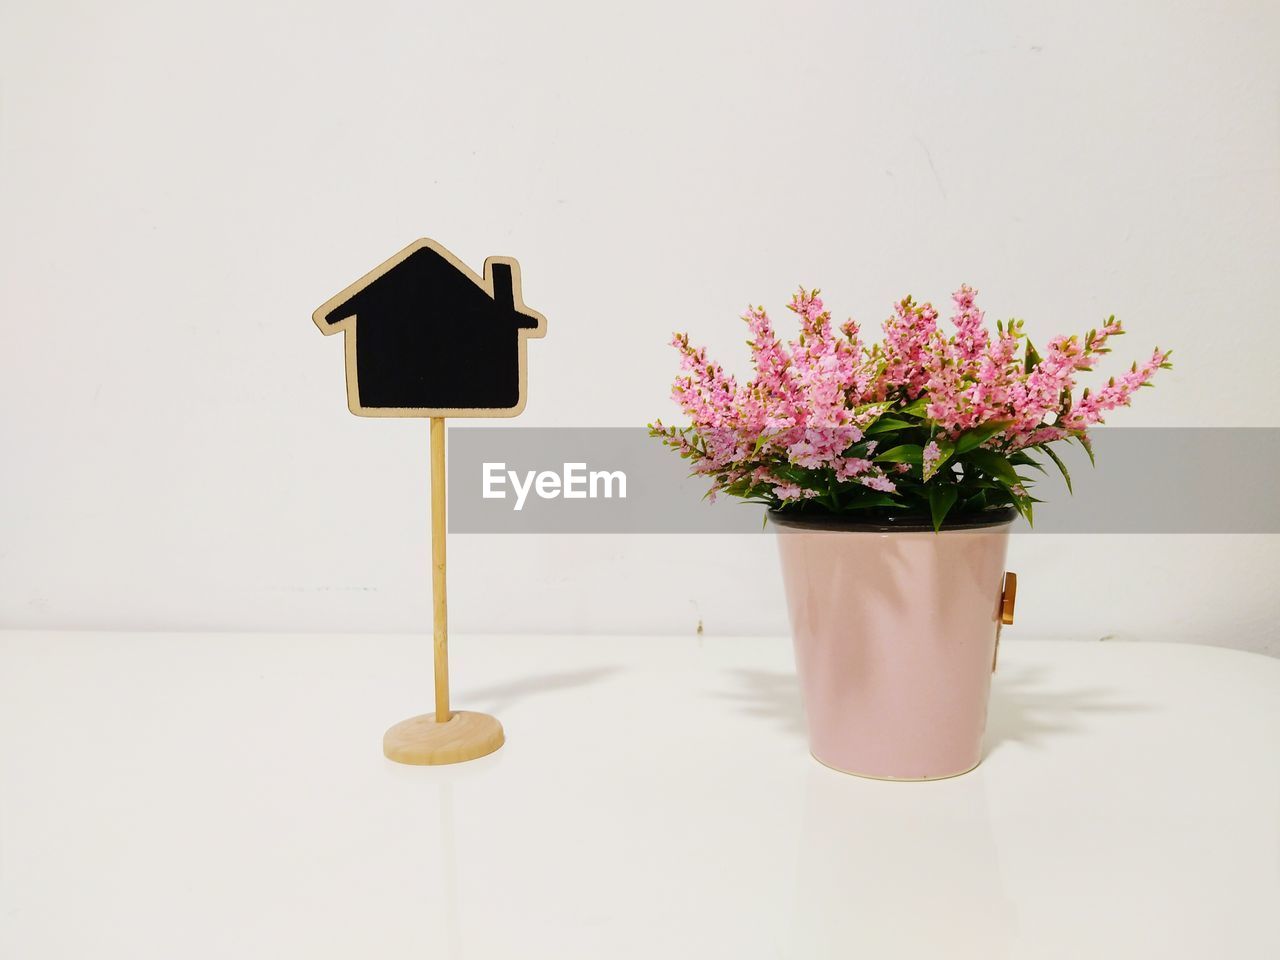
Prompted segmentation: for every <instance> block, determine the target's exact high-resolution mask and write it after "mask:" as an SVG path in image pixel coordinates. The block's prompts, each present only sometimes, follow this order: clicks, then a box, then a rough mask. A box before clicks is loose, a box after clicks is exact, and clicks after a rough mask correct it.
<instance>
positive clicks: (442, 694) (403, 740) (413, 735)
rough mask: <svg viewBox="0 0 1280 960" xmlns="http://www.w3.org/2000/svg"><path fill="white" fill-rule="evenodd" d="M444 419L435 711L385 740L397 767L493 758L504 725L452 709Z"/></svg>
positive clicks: (434, 516) (435, 558)
mask: <svg viewBox="0 0 1280 960" xmlns="http://www.w3.org/2000/svg"><path fill="white" fill-rule="evenodd" d="M444 475H445V470H444V418H443V417H432V418H431V598H432V601H433V602H434V606H435V610H434V621H435V675H436V710H435V713H424V714H422V715H421V716H418V717H410V718H409V719H408V720H401V721H400V722H399V723H397V724H396V725H395V726H394V727H392V728H391V729H390V730H388V731H387V732H386V734H385V735H384V736H383V738H382V752H383V753H384V754H386V756H387V758H388V759H390V760H394V761H396V763H412V764H418V765H424V764H440V763H461V762H462V761H463V760H474V759H475V758H476V757H483V756H485V755H486V754H490V753H493V751H495V750H497V749H498V748H499V747H500V746H502V743H503V736H502V724H500V723H499V722H498V720H497V718H496V717H491V716H489V715H488V714H487V713H472V712H469V711H466V710H450V709H449V619H448V603H447V601H446V597H445V530H446V513H445V499H444V497H445V491H444V487H445V480H444Z"/></svg>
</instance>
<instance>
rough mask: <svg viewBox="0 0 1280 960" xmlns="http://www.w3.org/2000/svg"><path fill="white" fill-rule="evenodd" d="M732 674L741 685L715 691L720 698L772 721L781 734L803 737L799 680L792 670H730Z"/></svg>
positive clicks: (803, 727)
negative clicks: (727, 690) (731, 688)
mask: <svg viewBox="0 0 1280 960" xmlns="http://www.w3.org/2000/svg"><path fill="white" fill-rule="evenodd" d="M732 676H733V678H734V679H735V680H736V681H738V683H739V684H740V685H741V688H740V689H738V690H734V691H732V692H726V693H721V694H719V696H720V697H721V698H722V699H724V700H729V701H732V702H733V703H735V704H737V705H738V707H739V709H740V710H741V711H742V712H743V713H745V714H747V715H748V716H751V717H760V718H762V719H765V720H769V721H771V722H773V723H775V724H776V725H777V726H778V728H779V729H780V730H782V732H783V733H787V734H791V735H794V736H797V737H801V738H804V737H805V736H806V731H805V725H804V707H803V705H802V704H801V701H800V682H799V681H798V680H797V679H796V675H795V674H794V673H792V672H790V671H787V672H784V673H778V672H775V671H773V670H734V671H732Z"/></svg>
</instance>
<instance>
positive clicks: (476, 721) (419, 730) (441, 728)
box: [382, 710, 503, 766]
mask: <svg viewBox="0 0 1280 960" xmlns="http://www.w3.org/2000/svg"><path fill="white" fill-rule="evenodd" d="M502 743H503V736H502V724H500V723H499V722H498V719H497V717H491V716H489V715H488V714H487V713H470V712H469V711H466V710H455V711H454V712H453V716H452V717H450V718H449V719H448V720H446V721H445V722H444V723H437V722H436V715H435V714H434V713H424V714H423V715H422V716H420V717H410V718H409V719H408V720H401V721H400V722H399V723H397V724H396V725H395V726H394V727H392V728H391V729H390V730H388V731H387V732H386V733H385V734H384V735H383V737H382V752H383V753H384V754H386V757H387V759H388V760H394V761H395V762H396V763H412V764H417V765H420V766H421V765H426V764H431V765H435V764H441V763H461V762H462V761H464V760H474V759H476V758H477V757H483V756H485V755H487V754H490V753H493V751H495V750H497V749H498V748H499V747H500V746H502Z"/></svg>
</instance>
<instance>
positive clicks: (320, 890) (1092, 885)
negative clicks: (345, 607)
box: [0, 631, 1280, 960]
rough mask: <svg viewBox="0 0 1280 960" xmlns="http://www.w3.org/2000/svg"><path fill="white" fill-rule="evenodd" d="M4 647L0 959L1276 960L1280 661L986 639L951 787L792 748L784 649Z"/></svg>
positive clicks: (1010, 637) (704, 644) (374, 642)
mask: <svg viewBox="0 0 1280 960" xmlns="http://www.w3.org/2000/svg"><path fill="white" fill-rule="evenodd" d="M453 649H454V656H453V673H454V705H455V707H458V708H464V709H467V708H469V709H479V710H485V711H489V712H492V713H495V714H497V715H498V716H499V717H500V718H501V720H502V722H503V724H504V725H505V727H506V730H507V738H508V742H507V745H506V746H505V747H504V748H503V749H502V750H500V751H499V752H498V753H497V754H495V755H493V756H491V757H487V758H484V759H482V760H478V761H474V762H472V763H469V764H464V765H460V766H454V767H444V768H412V767H403V766H398V765H396V764H393V763H390V762H388V761H387V760H385V759H383V757H382V755H381V749H380V744H381V736H382V732H383V729H384V728H385V727H387V726H389V725H390V724H391V723H394V722H395V721H397V720H401V719H403V718H404V717H406V716H409V715H411V714H414V713H420V712H424V711H425V710H427V709H429V699H428V698H429V696H430V693H429V691H430V689H431V675H430V660H429V656H430V651H429V643H428V642H426V641H425V640H424V639H422V638H408V637H349V636H278V635H277V636H245V635H215V634H206V635H168V634H89V633H82V634H60V633H7V634H0V777H2V781H0V956H2V957H4V958H14V960H19V958H20V960H39V958H49V957H56V958H75V960H82V958H94V960H99V958H114V957H121V958H123V957H128V958H131V960H142V958H153V957H154V958H184V960H185V958H204V957H220V958H221V957H227V958H237V960H240V958H250V957H264V958H272V960H283V958H293V957H298V958H303V957H305V958H308V960H315V958H324V957H342V958H352V957H371V958H373V957H376V958H379V960H391V958H401V957H404V958H408V957H413V958H424V957H425V958H453V957H477V958H488V957H502V958H507V957H510V958H522V957H556V958H577V957H583V958H593V960H611V958H618V957H645V958H651V957H691V958H720V957H724V958H735V960H736V958H753V957H794V958H805V960H809V958H824V957H855V956H865V957H877V958H878V957H930V958H933V957H939V958H943V957H945V958H955V957H981V958H984V960H991V958H998V957H1063V958H1073V960H1074V958H1090V960H1093V958H1110V957H1115V958H1124V960H1133V958H1145V957H1152V958H1161V960H1172V958H1180V957H1194V958H1197V960H1205V958H1212V957H1227V958H1234V960H1238V958H1252V957H1259V958H1263V957H1265V958H1275V957H1280V660H1271V659H1266V658H1263V657H1260V656H1256V655H1250V654H1245V653H1238V652H1234V651H1228V650H1222V649H1213V648H1208V647H1197V646H1174V645H1163V644H1125V643H1116V642H1107V643H1084V642H1080V643H1033V642H1027V641H1023V642H1019V641H1018V639H1017V638H1016V633H1014V632H1013V631H1009V632H1008V633H1006V642H1005V644H1004V645H1003V647H1002V651H1001V657H1002V660H1001V669H1000V673H999V674H998V676H997V681H996V684H995V690H994V693H993V699H992V705H991V722H990V725H989V733H988V737H987V756H986V759H985V761H984V762H983V764H982V766H981V767H979V768H978V770H977V771H975V772H974V773H972V774H970V775H968V776H964V777H961V778H958V779H955V780H947V781H940V782H935V783H883V782H877V781H870V780H860V779H857V778H853V777H848V776H844V775H841V774H838V773H835V772H833V771H831V770H828V769H826V768H824V767H822V766H820V765H819V764H818V763H816V762H815V761H813V760H812V759H811V758H810V757H809V755H808V752H807V749H806V746H805V740H804V735H803V731H802V723H801V717H800V706H799V701H798V695H797V688H796V683H795V680H794V676H793V673H792V667H791V654H790V649H789V646H788V644H787V642H786V641H785V640H779V639H744V640H731V639H696V638H688V639H674V638H665V639H658V638H636V637H632V638H609V637H602V638H553V637H547V638H537V637H521V638H510V639H499V638H480V637H476V638H469V637H459V638H456V639H455V640H454V641H453Z"/></svg>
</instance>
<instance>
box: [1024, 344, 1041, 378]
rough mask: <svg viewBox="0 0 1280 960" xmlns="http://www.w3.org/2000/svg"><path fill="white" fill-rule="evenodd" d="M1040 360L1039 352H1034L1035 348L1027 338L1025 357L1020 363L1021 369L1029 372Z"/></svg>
mask: <svg viewBox="0 0 1280 960" xmlns="http://www.w3.org/2000/svg"><path fill="white" fill-rule="evenodd" d="M1039 362H1040V354H1038V353H1036V348H1035V347H1034V346H1032V345H1031V338H1030V337H1028V338H1027V358H1026V361H1025V362H1024V363H1023V365H1022V369H1023V371H1024V372H1026V373H1030V372H1031V371H1032V370H1033V369H1034V368H1035V365H1036V364H1037V363H1039Z"/></svg>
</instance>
